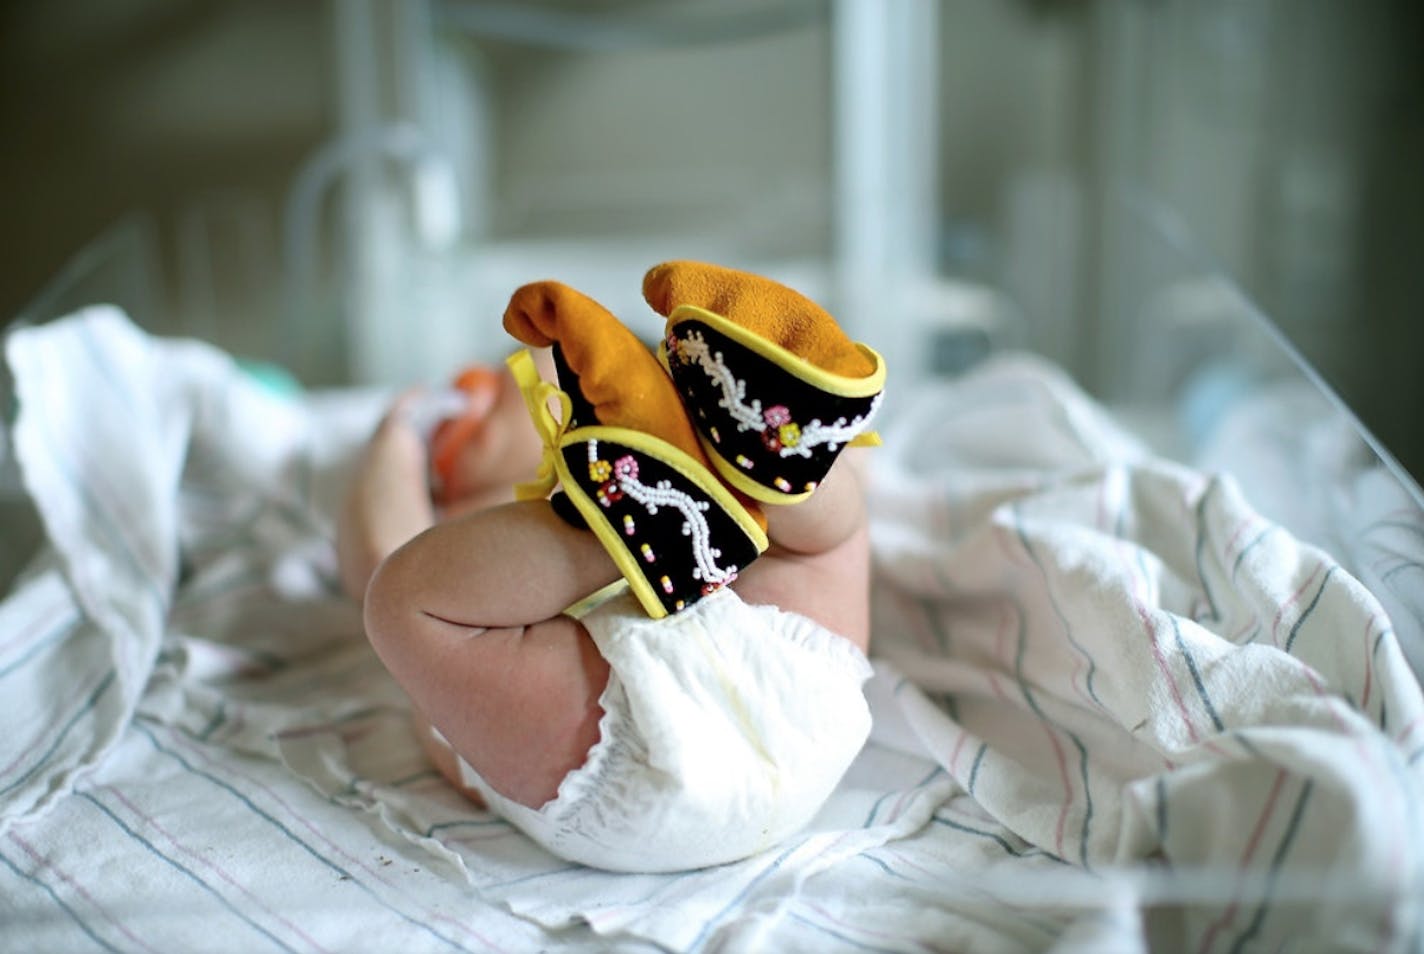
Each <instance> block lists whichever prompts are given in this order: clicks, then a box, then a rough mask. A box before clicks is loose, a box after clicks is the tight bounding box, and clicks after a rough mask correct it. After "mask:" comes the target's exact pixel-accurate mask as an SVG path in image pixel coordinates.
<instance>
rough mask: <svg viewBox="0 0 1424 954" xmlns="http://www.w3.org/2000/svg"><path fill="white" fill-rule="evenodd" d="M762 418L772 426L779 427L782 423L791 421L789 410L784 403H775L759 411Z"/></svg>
mask: <svg viewBox="0 0 1424 954" xmlns="http://www.w3.org/2000/svg"><path fill="white" fill-rule="evenodd" d="M761 416H762V420H764V421H766V423H767V424H769V425H771V426H772V427H780V426H781V425H783V424H790V423H791V412H790V411H788V410H787V409H786V405H785V404H777V405H774V406H772V407H769V408H767V409H766V410H765V411H762V412H761Z"/></svg>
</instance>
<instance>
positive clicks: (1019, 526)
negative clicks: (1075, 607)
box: [1010, 502, 1107, 710]
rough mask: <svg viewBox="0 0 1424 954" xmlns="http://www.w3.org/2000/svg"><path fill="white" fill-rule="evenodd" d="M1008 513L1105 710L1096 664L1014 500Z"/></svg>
mask: <svg viewBox="0 0 1424 954" xmlns="http://www.w3.org/2000/svg"><path fill="white" fill-rule="evenodd" d="M1010 513H1012V514H1013V517H1014V532H1015V533H1017V534H1018V538H1019V544H1020V546H1022V547H1023V548H1024V552H1025V553H1027V554H1028V558H1029V559H1030V560H1032V561H1033V565H1034V566H1035V567H1037V568H1038V572H1039V573H1040V574H1041V575H1042V576H1043V591H1044V592H1045V593H1047V594H1048V605H1049V606H1051V607H1052V608H1053V615H1054V616H1057V617H1058V622H1059V624H1060V625H1061V626H1062V627H1063V635H1064V636H1065V637H1067V639H1068V642H1069V644H1070V645H1072V647H1073V648H1074V649H1076V650H1077V651H1078V654H1079V655H1080V656H1082V657H1083V659H1084V660H1086V661H1087V663H1088V674H1087V676H1086V677H1084V680H1083V681H1084V684H1085V685H1086V686H1087V689H1088V695H1089V696H1090V697H1091V698H1092V700H1093V701H1094V702H1096V703H1097V704H1098V708H1100V709H1104V710H1106V709H1107V707H1106V706H1104V705H1103V701H1102V700H1101V699H1099V698H1098V692H1097V690H1096V689H1094V688H1093V677H1094V676H1096V675H1097V673H1098V664H1097V662H1096V661H1095V660H1094V659H1093V655H1092V653H1090V652H1088V651H1087V649H1085V648H1084V647H1083V644H1082V643H1080V642H1078V638H1077V637H1076V636H1074V635H1073V627H1072V625H1071V624H1070V623H1069V622H1068V617H1067V616H1064V615H1063V608H1062V607H1061V606H1060V605H1059V603H1058V596H1057V594H1056V593H1055V591H1054V588H1053V581H1052V580H1051V579H1050V578H1049V576H1048V569H1047V568H1046V567H1045V566H1044V565H1043V562H1042V561H1041V560H1040V559H1039V557H1038V554H1037V553H1035V552H1034V549H1033V546H1032V544H1030V542H1029V539H1028V532H1027V531H1026V530H1025V529H1024V524H1023V513H1022V508H1021V506H1020V504H1019V503H1017V502H1015V503H1014V505H1013V506H1012V507H1011V508H1010Z"/></svg>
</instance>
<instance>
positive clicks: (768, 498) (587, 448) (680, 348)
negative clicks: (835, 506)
mask: <svg viewBox="0 0 1424 954" xmlns="http://www.w3.org/2000/svg"><path fill="white" fill-rule="evenodd" d="M643 296H644V298H645V299H646V300H647V302H648V304H649V305H651V306H652V307H653V309H654V310H655V311H657V312H658V313H659V314H660V315H662V316H664V317H665V318H666V319H667V324H666V328H665V334H664V338H663V341H662V343H661V344H660V345H659V347H658V350H657V354H654V353H653V352H652V351H650V350H649V349H648V348H647V347H646V346H644V344H643V343H642V342H641V341H640V340H639V339H638V338H637V336H636V335H634V334H633V333H632V332H631V331H630V330H628V328H626V327H625V326H624V325H623V324H622V323H621V322H620V321H619V320H618V319H617V318H616V317H614V316H613V315H612V314H611V313H610V312H609V311H608V310H607V309H605V308H604V307H603V306H602V305H600V304H599V303H598V302H596V301H594V300H593V299H591V298H589V297H588V296H587V295H584V294H582V293H581V292H579V291H576V290H575V289H572V288H570V287H568V286H567V285H563V284H560V283H558V282H536V283H534V284H530V285H525V286H524V287H522V288H520V289H518V290H517V291H516V292H515V293H514V295H513V296H512V297H511V299H510V302H509V306H508V308H507V309H506V310H505V313H504V327H505V330H506V331H508V332H509V333H510V334H511V335H512V336H513V337H514V338H516V339H517V340H519V341H520V342H523V343H524V344H526V345H529V346H531V347H536V348H543V347H550V348H551V349H552V351H553V356H554V364H555V368H556V369H557V375H558V384H557V386H555V385H554V384H552V383H549V382H545V381H542V380H541V379H540V378H539V376H538V373H537V372H536V370H535V368H534V363H533V359H532V357H531V356H530V354H529V353H528V352H520V353H519V354H516V355H515V356H513V357H512V358H511V359H510V361H509V364H510V368H511V370H512V371H513V373H514V377H515V380H516V382H517V383H518V384H519V386H520V388H521V390H522V391H523V394H524V399H525V403H526V405H527V407H528V409H529V413H530V416H531V418H532V419H533V422H534V425H535V427H536V428H537V429H538V431H539V433H540V435H541V438H542V439H543V441H544V446H545V455H544V461H543V464H542V466H541V469H540V473H539V477H538V479H537V480H535V481H534V482H532V483H530V484H524V485H521V486H520V487H519V488H517V493H518V495H519V496H521V497H522V498H526V499H528V498H533V497H542V496H547V495H549V494H550V492H551V491H553V490H554V487H555V485H556V484H557V485H558V486H559V491H558V492H557V493H555V494H554V497H553V504H554V507H555V509H556V510H557V511H558V512H559V513H560V514H561V515H562V516H563V517H564V518H565V519H566V520H568V521H569V522H571V523H574V524H575V525H578V526H586V527H587V528H588V529H590V530H591V531H592V532H593V533H594V534H596V535H597V537H598V539H599V541H600V542H601V543H602V544H603V546H604V548H605V549H606V550H607V551H608V553H609V554H610V555H611V556H612V558H613V560H614V562H615V563H616V564H617V565H618V568H619V570H620V572H622V574H623V576H624V577H625V578H626V579H627V581H628V584H629V587H630V589H631V590H632V592H633V593H634V595H635V596H636V597H637V598H638V601H639V602H640V604H641V605H642V606H643V608H644V610H645V611H646V612H647V613H648V615H649V616H651V617H653V618H660V617H663V616H666V615H668V614H671V613H677V612H680V611H681V610H683V609H686V608H687V607H690V606H692V605H693V604H694V603H696V602H697V601H698V600H700V599H702V598H703V597H704V596H707V595H709V594H710V593H713V592H716V591H717V590H719V589H721V588H722V587H724V586H726V585H727V584H729V583H731V582H732V581H733V580H735V579H736V577H737V574H738V573H739V572H740V571H741V570H743V569H745V568H746V566H747V565H749V564H750V563H751V562H752V561H753V560H755V559H756V558H757V556H759V555H760V554H761V553H762V552H763V551H764V550H765V549H766V547H767V537H766V532H765V526H766V522H765V518H764V516H763V514H762V511H761V507H760V504H761V503H769V504H792V503H796V502H798V501H801V500H804V499H806V498H807V497H809V496H810V495H811V493H813V492H814V491H815V489H816V486H817V484H818V483H819V482H820V481H821V480H822V479H823V478H824V477H825V476H826V474H827V472H829V471H830V469H831V466H832V464H834V463H835V460H836V458H837V457H838V456H839V455H840V453H841V452H842V451H843V450H844V449H845V448H846V447H847V446H849V445H852V444H864V443H874V442H875V441H876V438H875V435H874V433H873V432H872V431H870V430H869V424H870V421H871V418H872V417H873V416H874V414H875V411H876V410H877V408H878V407H879V404H880V396H881V392H882V389H883V387H884V381H885V366H884V363H883V361H882V360H881V358H880V355H878V354H877V353H876V352H875V351H874V350H872V349H871V348H869V347H867V346H865V345H863V344H857V343H855V342H852V341H851V340H850V339H849V338H847V337H846V335H845V334H844V332H842V331H841V329H840V328H839V326H837V324H836V322H835V320H834V319H832V318H831V316H830V315H828V314H827V313H826V312H825V311H824V310H822V309H821V308H820V307H819V306H817V305H816V304H815V303H813V302H811V301H810V300H809V299H807V298H805V297H804V296H802V295H800V294H798V293H797V292H795V291H793V290H791V289H789V288H787V287H786V286H784V285H781V284H779V283H777V282H774V281H772V280H770V279H767V278H764V277H761V276H758V275H753V274H749V273H746V272H740V271H736V270H734V269H729V268H723V267H720V266H716V265H708V264H703V263H700V262H686V261H674V262H666V263H664V264H661V265H657V266H655V267H654V268H652V269H651V270H649V271H648V273H647V275H646V276H645V277H644V279H643Z"/></svg>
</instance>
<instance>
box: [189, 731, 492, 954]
mask: <svg viewBox="0 0 1424 954" xmlns="http://www.w3.org/2000/svg"><path fill="white" fill-rule="evenodd" d="M163 728H164V729H166V732H167V735H168V737H169V739H170V741H172V742H173V743H174V744H175V745H176V746H178V747H181V748H183V749H185V750H186V751H188V752H189V753H190V754H192V755H193V756H195V757H197V758H198V759H199V760H201V761H202V762H203V764H204V765H206V766H208V767H210V768H215V769H220V770H222V771H223V772H225V773H226V774H227V775H229V776H231V777H234V778H239V779H242V780H243V781H244V782H246V783H247V784H248V786H249V787H250V788H251V789H253V790H256V791H260V792H262V793H263V794H264V795H266V796H267V797H268V798H269V799H271V801H273V802H275V803H276V804H277V805H279V806H281V808H282V810H283V811H284V812H285V813H286V814H287V816H288V817H290V818H291V819H293V820H294V821H296V822H297V823H298V824H299V825H300V826H301V827H302V828H305V829H306V830H307V831H308V832H310V833H311V834H312V835H314V836H315V837H316V838H317V839H318V840H319V841H321V842H322V844H324V845H326V847H327V848H329V849H330V850H331V851H332V852H333V854H334V855H335V856H337V857H339V858H341V859H342V860H343V861H344V862H345V863H347V864H349V865H350V866H351V867H353V868H357V869H360V870H361V871H363V872H365V873H366V874H368V875H370V876H371V877H372V878H373V879H374V880H376V881H378V882H380V883H381V884H383V885H385V886H386V887H388V888H392V889H394V890H395V891H396V893H397V894H399V895H401V896H402V897H405V898H407V899H408V900H410V901H413V902H415V906H416V907H417V908H419V909H420V910H421V911H422V912H423V914H424V916H425V917H426V918H427V919H428V920H430V921H439V922H442V923H444V924H449V925H451V926H452V927H455V928H457V929H459V930H460V931H462V932H464V933H465V934H467V935H468V936H470V937H472V938H474V939H475V940H477V941H479V942H480V943H481V944H483V945H485V946H486V947H488V948H490V949H491V950H494V951H502V950H503V948H501V947H500V946H499V945H498V944H496V943H495V942H494V941H492V940H490V939H489V938H487V937H485V936H484V935H483V934H481V933H480V932H478V931H476V930H475V929H474V928H471V927H470V926H469V925H467V924H465V923H464V922H462V921H457V920H456V919H454V918H452V917H450V916H449V915H446V914H442V913H440V912H439V911H435V910H433V909H431V908H428V907H424V906H423V905H421V903H420V899H419V898H416V897H413V896H412V895H411V893H410V892H409V891H407V890H406V889H405V887H404V886H403V885H401V884H399V883H398V882H395V881H393V880H391V879H390V878H388V877H386V875H385V874H383V873H382V872H381V870H380V868H378V867H373V866H371V865H369V864H367V863H366V862H364V861H362V860H361V859H360V858H357V857H355V856H354V855H352V854H350V853H349V852H347V851H346V850H345V849H344V848H342V847H341V846H340V845H339V844H337V843H336V842H334V841H332V840H331V839H330V838H328V837H327V836H326V834H325V833H324V832H323V831H322V830H321V829H320V828H319V827H318V826H317V825H316V824H315V823H313V822H312V821H311V819H309V818H307V817H306V816H305V815H303V814H302V813H301V812H299V811H297V810H296V809H295V808H293V807H292V806H291V805H290V804H289V803H288V802H287V801H286V799H284V798H282V796H280V795H278V794H277V792H275V791H274V790H273V789H272V788H271V787H269V786H267V785H266V784H264V783H262V782H260V781H258V780H257V779H256V778H254V777H253V776H251V775H248V774H246V773H243V772H240V771H238V770H236V769H234V768H233V767H232V766H230V765H225V764H223V763H221V762H219V761H217V760H215V759H213V758H212V757H211V756H210V755H208V753H207V752H206V751H204V749H203V747H202V746H200V745H198V744H196V743H194V742H192V741H191V740H189V739H188V738H187V737H186V736H184V735H183V734H182V733H181V732H179V731H178V730H177V729H175V728H172V727H168V726H164V727H163Z"/></svg>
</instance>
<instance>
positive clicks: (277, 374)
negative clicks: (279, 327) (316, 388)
mask: <svg viewBox="0 0 1424 954" xmlns="http://www.w3.org/2000/svg"><path fill="white" fill-rule="evenodd" d="M237 366H238V367H239V368H241V369H242V370H243V372H244V373H245V374H246V375H247V376H248V377H250V378H252V380H254V381H256V382H257V383H258V384H260V385H262V386H263V387H264V388H266V389H267V390H269V391H271V392H272V393H273V394H277V395H280V396H282V397H297V396H298V395H300V394H301V393H302V385H301V382H300V381H298V380H297V379H296V377H295V376H294V375H293V374H292V372H290V371H288V370H287V369H286V368H284V367H282V366H281V365H280V364H273V363H272V362H270V361H253V360H250V359H246V358H239V359H238V362H237Z"/></svg>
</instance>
